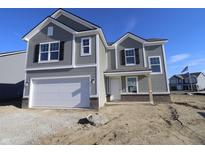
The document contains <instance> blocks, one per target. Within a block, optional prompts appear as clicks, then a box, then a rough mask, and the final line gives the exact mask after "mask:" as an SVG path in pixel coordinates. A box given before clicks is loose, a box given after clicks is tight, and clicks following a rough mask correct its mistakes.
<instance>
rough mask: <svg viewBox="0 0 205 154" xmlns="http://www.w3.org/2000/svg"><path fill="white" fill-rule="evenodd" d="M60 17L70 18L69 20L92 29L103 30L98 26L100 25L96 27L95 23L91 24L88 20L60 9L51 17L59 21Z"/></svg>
mask: <svg viewBox="0 0 205 154" xmlns="http://www.w3.org/2000/svg"><path fill="white" fill-rule="evenodd" d="M60 15H64V16H66V17H68V18H70V19H72V20H74V21H76V22H80V23H82V24H84V25H86V26H87V27H89V28H91V29H97V28H101V27H100V26H98V25H96V24H94V23H92V22H90V21H88V20H86V19H83V18H81V17H79V16H77V15H74V14H72V13H71V12H69V11H66V10H64V9H58V10H57V11H55V12H54V13H53V14H52V15H51V17H52V18H55V19H57V18H58V17H59V16H60Z"/></svg>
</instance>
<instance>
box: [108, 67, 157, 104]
mask: <svg viewBox="0 0 205 154" xmlns="http://www.w3.org/2000/svg"><path fill="white" fill-rule="evenodd" d="M150 73H151V71H150V70H141V71H135V70H134V71H114V72H105V73H104V74H105V78H106V93H107V102H110V103H111V104H112V103H114V104H115V103H123V104H124V103H125V102H138V103H148V102H149V103H150V104H154V99H153V92H152V82H151V76H150ZM141 79H143V82H141V84H139V80H140V81H141Z"/></svg>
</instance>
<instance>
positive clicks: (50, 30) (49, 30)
mask: <svg viewBox="0 0 205 154" xmlns="http://www.w3.org/2000/svg"><path fill="white" fill-rule="evenodd" d="M47 35H48V36H53V26H51V27H48V31H47Z"/></svg>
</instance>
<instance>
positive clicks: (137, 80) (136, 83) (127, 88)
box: [126, 76, 139, 94]
mask: <svg viewBox="0 0 205 154" xmlns="http://www.w3.org/2000/svg"><path fill="white" fill-rule="evenodd" d="M129 78H135V79H136V89H137V92H136V93H135V92H129V91H128V79H129ZM126 93H127V94H137V93H139V88H138V77H137V76H127V77H126Z"/></svg>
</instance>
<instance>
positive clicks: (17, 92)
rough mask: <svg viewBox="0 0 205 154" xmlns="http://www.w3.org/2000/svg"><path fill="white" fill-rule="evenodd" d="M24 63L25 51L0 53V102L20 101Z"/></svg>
mask: <svg viewBox="0 0 205 154" xmlns="http://www.w3.org/2000/svg"><path fill="white" fill-rule="evenodd" d="M25 62H26V52H25V51H14V52H9V53H8V52H7V53H0V102H3V101H9V100H13V99H22V97H23V89H24V79H25Z"/></svg>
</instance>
